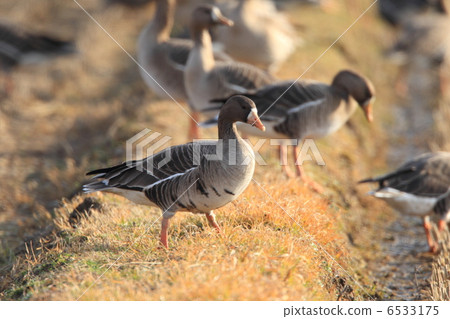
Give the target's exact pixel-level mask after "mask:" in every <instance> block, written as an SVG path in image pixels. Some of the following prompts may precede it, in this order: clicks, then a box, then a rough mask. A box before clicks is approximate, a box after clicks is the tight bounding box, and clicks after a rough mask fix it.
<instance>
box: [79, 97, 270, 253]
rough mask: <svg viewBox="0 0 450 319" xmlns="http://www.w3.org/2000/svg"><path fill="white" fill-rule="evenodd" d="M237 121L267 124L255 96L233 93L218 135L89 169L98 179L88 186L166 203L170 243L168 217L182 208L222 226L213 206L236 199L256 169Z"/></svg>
mask: <svg viewBox="0 0 450 319" xmlns="http://www.w3.org/2000/svg"><path fill="white" fill-rule="evenodd" d="M236 122H244V123H248V124H250V125H254V126H256V127H258V128H259V129H261V130H264V126H263V124H262V123H261V121H260V120H259V117H258V114H257V109H256V107H255V104H254V103H253V101H251V100H250V99H248V98H246V97H243V96H235V97H232V98H230V99H229V100H228V101H227V102H226V103H225V104H224V105H223V107H222V109H221V111H220V113H219V124H218V126H219V129H218V130H219V140H217V141H196V142H192V143H188V144H183V145H177V146H172V147H169V148H167V149H165V150H163V151H161V152H159V153H157V154H155V155H152V156H149V157H147V158H144V159H142V160H137V161H130V162H126V163H122V164H120V165H117V166H113V167H109V168H103V169H98V170H95V171H92V172H89V173H88V175H95V176H94V178H93V179H94V181H92V182H91V183H89V184H86V185H84V191H85V192H87V193H90V192H95V191H105V192H110V193H115V194H119V195H122V196H124V197H126V198H128V199H129V200H131V201H133V202H135V203H137V204H142V205H150V206H157V207H159V208H161V210H162V211H163V214H162V216H163V219H162V226H161V243H162V245H163V246H164V247H166V248H168V242H167V236H168V226H169V220H170V218H171V217H173V216H174V215H175V213H176V212H177V211H190V212H192V213H202V214H205V215H206V217H207V219H208V222H209V223H210V225H211V226H213V227H215V228H216V229H217V230H219V231H220V228H219V226H218V224H217V222H216V220H215V217H214V214H213V210H215V209H217V208H220V207H222V206H224V205H226V204H228V203H229V202H231V201H232V200H234V199H236V198H237V197H238V196H239V195H240V194H241V193H242V192H243V191H244V190H245V189H246V188H247V186H248V184H249V183H250V181H251V179H252V177H253V172H254V169H255V159H254V154H253V150H252V149H251V147H250V145H248V144H247V143H246V142H245V141H244V140H243V139H242V138H241V137H240V136H239V134H238V132H237V130H236V124H235V123H236ZM168 159H169V160H168Z"/></svg>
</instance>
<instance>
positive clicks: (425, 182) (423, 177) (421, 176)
mask: <svg viewBox="0 0 450 319" xmlns="http://www.w3.org/2000/svg"><path fill="white" fill-rule="evenodd" d="M359 183H378V188H377V189H376V190H374V191H371V192H370V193H369V194H370V195H372V196H374V197H376V198H379V199H382V200H384V201H385V202H386V203H387V204H389V205H390V206H392V207H393V208H394V209H396V210H398V211H399V212H400V213H403V214H410V215H416V216H422V217H423V226H424V228H425V234H426V237H427V241H428V246H429V247H430V251H431V252H437V250H438V245H437V244H436V243H435V242H434V240H433V238H432V237H431V233H430V229H431V224H430V214H432V213H433V211H434V213H436V214H437V215H438V216H439V218H440V221H439V230H443V229H444V228H445V225H446V221H450V206H449V202H450V197H449V195H450V153H449V152H435V153H426V154H422V155H420V156H417V157H415V158H413V159H411V160H410V161H407V162H406V163H404V164H403V165H401V166H400V167H399V168H398V169H396V170H395V171H393V172H390V173H388V174H386V175H382V176H378V177H375V178H367V179H364V180H362V181H360V182H359Z"/></svg>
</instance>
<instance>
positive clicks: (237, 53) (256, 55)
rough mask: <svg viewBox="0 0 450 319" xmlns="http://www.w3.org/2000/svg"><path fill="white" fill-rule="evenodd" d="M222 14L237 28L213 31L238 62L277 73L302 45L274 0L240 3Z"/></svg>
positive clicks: (248, 0) (243, 1) (215, 37)
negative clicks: (299, 44)
mask: <svg viewBox="0 0 450 319" xmlns="http://www.w3.org/2000/svg"><path fill="white" fill-rule="evenodd" d="M218 6H219V7H220V8H221V10H222V12H223V13H224V14H225V15H226V16H227V17H228V18H230V19H231V20H233V21H234V26H233V28H217V29H214V30H212V33H213V39H214V42H219V43H222V44H223V46H224V48H223V49H224V51H225V52H226V53H228V54H229V55H230V56H232V57H233V58H234V59H236V60H239V61H242V62H246V63H251V64H253V65H256V66H258V67H261V68H263V69H265V70H268V71H269V72H275V71H276V70H277V69H278V68H279V66H280V65H281V64H282V63H283V62H284V61H285V60H286V59H287V58H288V57H289V56H290V55H291V54H292V53H293V52H294V50H295V47H296V44H297V43H298V42H300V39H299V38H298V37H297V35H296V33H295V30H294V28H293V27H292V25H291V24H290V22H289V20H288V19H287V17H286V16H285V15H284V14H283V13H281V12H279V11H278V10H277V9H276V6H275V4H274V3H273V1H271V0H239V1H237V5H236V4H235V5H234V6H232V5H230V4H228V6H227V7H226V8H222V6H220V5H218Z"/></svg>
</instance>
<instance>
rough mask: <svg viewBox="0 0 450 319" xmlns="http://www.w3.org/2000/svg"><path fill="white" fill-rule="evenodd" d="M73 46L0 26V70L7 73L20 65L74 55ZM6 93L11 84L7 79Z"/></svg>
mask: <svg viewBox="0 0 450 319" xmlns="http://www.w3.org/2000/svg"><path fill="white" fill-rule="evenodd" d="M76 51H77V50H76V48H75V44H74V43H73V42H71V41H63V40H60V39H56V38H53V37H50V36H47V35H43V34H32V33H28V32H26V31H24V30H21V29H19V28H17V27H14V26H12V25H8V24H0V68H1V69H2V70H3V71H4V72H9V71H11V70H12V69H13V68H15V67H16V66H18V65H21V64H31V63H39V62H43V61H46V60H49V59H52V58H55V57H58V56H62V55H68V54H73V53H76ZM6 91H7V92H8V93H11V91H12V83H11V81H10V78H9V77H7V82H6Z"/></svg>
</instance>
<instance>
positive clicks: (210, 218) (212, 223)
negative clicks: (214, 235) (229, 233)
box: [206, 211, 222, 233]
mask: <svg viewBox="0 0 450 319" xmlns="http://www.w3.org/2000/svg"><path fill="white" fill-rule="evenodd" d="M206 219H207V220H208V223H209V225H210V226H211V227H214V228H215V229H216V230H217V232H218V233H222V230H221V229H220V226H219V224H217V222H216V215H214V213H213V212H212V211H211V212H209V213H206Z"/></svg>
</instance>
